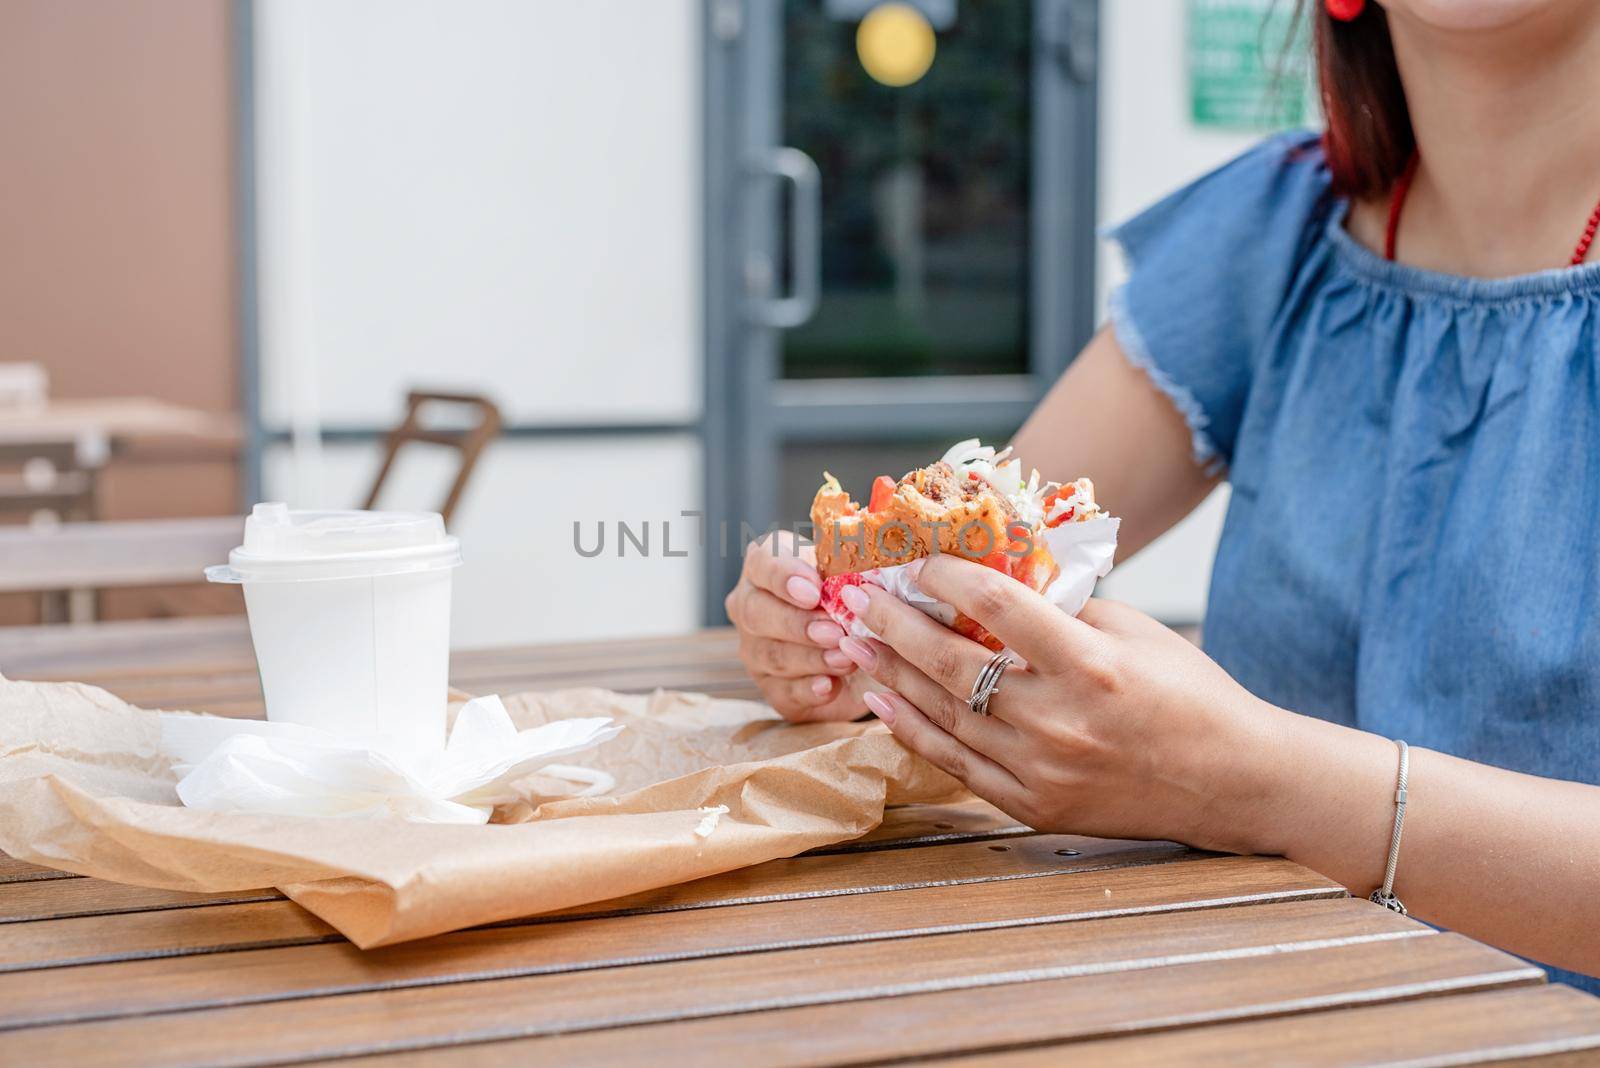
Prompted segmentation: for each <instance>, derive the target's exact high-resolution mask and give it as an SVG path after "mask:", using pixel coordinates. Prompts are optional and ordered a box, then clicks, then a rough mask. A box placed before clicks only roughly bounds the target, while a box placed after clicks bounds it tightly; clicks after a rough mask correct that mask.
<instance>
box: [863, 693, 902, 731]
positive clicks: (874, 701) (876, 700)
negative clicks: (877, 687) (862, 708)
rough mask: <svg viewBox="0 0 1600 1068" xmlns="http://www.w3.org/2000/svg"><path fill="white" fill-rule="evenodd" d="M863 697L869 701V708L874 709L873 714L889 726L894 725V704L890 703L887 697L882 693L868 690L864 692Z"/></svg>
mask: <svg viewBox="0 0 1600 1068" xmlns="http://www.w3.org/2000/svg"><path fill="white" fill-rule="evenodd" d="M861 699H862V700H863V701H865V702H866V703H867V707H868V708H870V709H872V713H873V715H875V716H877V717H878V718H879V719H881V720H883V721H884V722H885V723H887V724H888V725H889V726H891V727H893V726H894V705H892V704H890V703H889V699H888V698H887V697H885V696H883V694H881V693H872V692H868V693H866V694H863V695H862V698H861Z"/></svg>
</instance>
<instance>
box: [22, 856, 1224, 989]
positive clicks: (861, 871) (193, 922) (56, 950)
mask: <svg viewBox="0 0 1600 1068" xmlns="http://www.w3.org/2000/svg"><path fill="white" fill-rule="evenodd" d="M1057 850H1064V851H1073V852H1072V854H1071V855H1067V856H1061V855H1058V854H1057V852H1056V851H1057ZM1185 855H1186V851H1185V850H1184V849H1183V848H1182V847H1181V846H1175V845H1172V844H1171V843H1167V842H1158V843H1147V842H1118V841H1108V840H1102V839H1093V838H1079V837H1075V836H1072V835H1039V836H1035V837H1027V838H1020V839H1012V840H1008V841H1007V842H1006V843H1003V844H1002V843H983V842H964V843H953V844H947V845H933V846H926V847H921V848H914V849H892V850H882V851H878V852H870V853H861V854H825V855H821V856H800V857H793V858H789V859H786V860H774V861H769V862H768V863H766V864H761V865H757V866H755V867H752V868H741V869H739V870H736V871H730V872H724V873H723V874H721V875H713V876H710V877H708V878H705V879H697V880H695V881H694V882H689V883H681V884H678V885H676V886H668V887H663V888H661V889H659V890H649V891H645V892H643V893H639V894H631V895H629V896H627V897H619V898H613V899H611V900H610V901H604V902H599V903H596V904H593V905H584V906H580V907H577V908H573V909H566V910H563V911H561V912H555V913H547V914H545V915H544V916H541V917H534V918H533V919H532V920H530V921H527V922H533V923H550V922H556V921H558V920H560V919H574V918H586V917H589V916H602V915H617V914H626V913H636V912H675V911H687V910H694V909H703V908H707V907H714V906H723V905H732V904H753V903H757V902H762V901H780V900H788V899H801V898H803V899H808V900H816V899H818V898H823V897H835V896H840V895H860V894H868V893H874V892H880V891H887V890H899V889H909V888H913V887H922V886H956V885H971V884H977V883H983V882H991V881H996V880H1013V879H1032V878H1040V877H1047V876H1050V875H1053V874H1059V873H1062V872H1074V871H1089V870H1099V869H1108V868H1118V867H1128V866H1134V865H1140V864H1150V863H1159V862H1162V861H1169V860H1175V859H1177V858H1180V857H1183V856H1185ZM1187 855H1193V854H1187ZM14 888H15V887H14V885H13V886H0V894H3V893H4V892H5V891H6V890H8V889H14ZM513 922H516V921H513ZM331 937H333V934H332V930H331V929H330V928H329V927H327V926H326V925H325V924H323V923H322V922H321V921H319V920H316V919H315V918H313V917H312V916H310V914H309V913H307V912H305V910H303V909H301V908H300V907H299V906H298V905H295V904H293V903H292V902H289V901H261V902H252V903H245V904H216V905H206V906H205V907H203V908H170V909H158V910H149V911H142V912H129V913H122V914H115V915H90V916H75V917H71V918H66V919H43V920H33V921H29V922H20V923H9V924H3V925H0V972H5V971H20V970H24V969H33V968H46V967H54V966H59V965H63V964H83V963H88V962H91V961H110V960H127V959H137V958H143V957H151V956H181V955H186V954H192V953H215V952H221V951H226V950H232V949H239V948H253V947H258V946H265V945H293V944H301V943H306V942H316V941H323V940H326V939H329V938H331Z"/></svg>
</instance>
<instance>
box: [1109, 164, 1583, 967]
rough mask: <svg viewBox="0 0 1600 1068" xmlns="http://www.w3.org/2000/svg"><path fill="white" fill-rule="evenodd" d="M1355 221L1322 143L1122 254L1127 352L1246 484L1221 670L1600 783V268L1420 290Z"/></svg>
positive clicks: (1227, 588)
mask: <svg viewBox="0 0 1600 1068" xmlns="http://www.w3.org/2000/svg"><path fill="white" fill-rule="evenodd" d="M1347 209H1348V204H1347V202H1346V201H1344V200H1342V199H1341V198H1339V197H1336V196H1334V195H1333V193H1332V192H1331V190H1330V183H1329V175H1328V170H1327V167H1326V164H1325V161H1324V159H1323V156H1322V152H1321V150H1320V147H1319V145H1318V140H1317V138H1316V137H1315V136H1314V135H1310V134H1306V133H1297V134H1291V135H1283V136H1279V137H1275V138H1272V139H1270V140H1268V141H1266V142H1264V143H1262V144H1261V145H1259V146H1257V147H1256V148H1254V149H1252V150H1251V151H1249V152H1247V153H1246V154H1245V155H1243V156H1241V157H1239V158H1238V159H1236V160H1235V161H1233V162H1232V163H1229V164H1227V165H1226V166H1224V167H1222V168H1221V169H1219V170H1217V171H1214V172H1213V173H1211V174H1209V175H1207V176H1206V177H1204V178H1201V179H1200V180H1199V181H1197V182H1195V183H1194V184H1192V185H1190V186H1188V187H1187V188H1185V189H1182V190H1180V191H1179V192H1177V193H1175V194H1173V195H1172V196H1170V197H1168V198H1167V199H1165V200H1163V201H1161V202H1160V203H1158V204H1157V205H1155V206H1154V207H1152V208H1150V209H1149V210H1147V211H1145V212H1144V213H1143V214H1141V215H1138V216H1137V217H1135V218H1134V219H1132V220H1131V221H1129V222H1127V223H1125V224H1123V225H1122V226H1120V227H1117V228H1115V229H1114V230H1113V231H1112V232H1111V235H1110V236H1111V237H1113V238H1114V239H1115V240H1117V241H1118V242H1120V244H1121V245H1122V247H1123V250H1124V251H1125V253H1126V255H1127V260H1128V265H1129V271H1130V276H1129V280H1128V282H1127V283H1126V284H1125V285H1124V286H1122V287H1121V288H1120V289H1119V290H1118V291H1117V292H1116V293H1115V294H1114V296H1113V298H1112V301H1111V322H1112V329H1113V330H1114V332H1115V335H1116V338H1117V340H1118V342H1119V343H1120V345H1121V347H1122V349H1123V350H1124V351H1125V352H1126V353H1127V355H1128V357H1129V359H1131V360H1132V361H1133V362H1134V363H1136V364H1138V365H1140V366H1141V367H1143V368H1144V369H1145V370H1146V371H1147V372H1148V373H1149V374H1150V376H1151V377H1152V379H1153V380H1154V381H1155V383H1156V384H1157V385H1158V386H1159V387H1160V388H1161V389H1162V390H1163V391H1164V392H1165V393H1166V394H1167V395H1168V396H1169V397H1170V398H1171V400H1172V402H1173V404H1174V405H1175V406H1176V407H1177V408H1178V410H1179V411H1180V412H1182V413H1183V415H1184V417H1185V418H1186V419H1187V421H1188V423H1189V426H1190V429H1191V430H1192V432H1193V438H1194V453H1195V459H1196V460H1197V461H1199V462H1200V463H1202V464H1207V465H1211V466H1214V467H1215V468H1216V469H1218V470H1225V471H1226V472H1227V476H1228V479H1229V481H1230V483H1231V484H1232V500H1231V503H1230V505H1229V507H1228V515H1227V521H1226V524H1225V526H1224V529H1223V533H1222V540H1221V544H1220V546H1219V547H1218V550H1217V557H1216V564H1215V568H1214V570H1213V573H1212V580H1211V593H1210V604H1209V608H1208V609H1207V613H1206V620H1205V647H1206V651H1207V652H1208V653H1210V654H1211V656H1212V657H1214V658H1215V659H1216V660H1217V662H1218V663H1219V664H1221V665H1222V666H1223V667H1224V668H1225V669H1227V671H1228V672H1229V673H1230V674H1231V675H1232V676H1233V677H1234V678H1235V679H1237V680H1238V681H1239V682H1240V683H1242V684H1243V685H1244V686H1245V687H1247V688H1248V689H1249V690H1250V691H1251V692H1253V693H1255V694H1256V695H1258V696H1260V697H1262V698H1264V699H1266V700H1268V701H1271V702H1272V703H1274V704H1277V705H1280V706H1282V707H1285V708H1290V709H1293V710H1295V711H1297V712H1303V713H1307V714H1310V715H1314V716H1320V717H1322V718H1324V719H1329V720H1334V721H1336V722H1339V723H1345V724H1349V725H1351V726H1355V727H1359V728H1361V729H1363V730H1368V731H1373V732H1375V733H1378V734H1381V735H1385V736H1387V737H1390V738H1401V739H1404V740H1405V741H1407V742H1409V743H1411V744H1412V745H1419V746H1426V747H1427V748H1430V749H1435V750H1438V751H1440V752H1444V753H1451V754H1454V755H1456V756H1459V757H1464V758H1466V759H1469V760H1476V761H1482V762H1483V763H1486V764H1493V765H1496V766H1498V767H1503V768H1512V769H1515V770H1517V771H1523V772H1529V773H1531V774H1535V775H1543V776H1549V777H1552V778H1557V779H1571V780H1576V781H1579V782H1585V783H1600V616H1597V611H1600V551H1597V546H1600V264H1591V265H1587V266H1582V267H1575V268H1569V269H1563V270H1551V271H1544V272H1541V273H1539V274H1531V275H1526V276H1522V277H1517V278H1506V279H1495V280H1485V279H1473V278H1462V277H1456V276H1453V275H1446V274H1440V273H1437V272H1432V271H1424V270H1419V269H1416V268H1412V267H1407V266H1403V265H1400V264H1396V263H1392V262H1389V261H1387V260H1385V259H1383V258H1382V257H1380V256H1378V255H1375V254H1374V253H1373V252H1371V251H1369V250H1368V249H1367V248H1365V247H1364V246H1362V245H1360V244H1359V243H1357V242H1356V241H1355V240H1354V239H1352V238H1351V237H1350V236H1349V235H1348V234H1347V233H1346V232H1345V228H1344V221H1345V215H1346V211H1347ZM1579 221H1581V220H1579ZM1555 251H1561V250H1555ZM1362 803H1367V802H1366V801H1363V802H1362ZM1413 815H1417V816H1420V815H1421V813H1420V812H1418V813H1413ZM1384 844H1385V843H1374V844H1373V848H1374V849H1375V850H1378V849H1381V848H1383V847H1384ZM1404 863H1405V860H1404V853H1403V851H1402V856H1401V864H1402V867H1403V866H1404ZM1594 889H1595V895H1596V899H1597V901H1600V885H1597V886H1596V887H1595V888H1594ZM1505 907H1506V908H1508V909H1510V908H1517V907H1518V903H1517V902H1515V901H1511V900H1508V901H1507V902H1506V906H1505ZM1596 908H1597V910H1600V905H1597V906H1596ZM1559 978H1562V979H1565V980H1567V981H1570V982H1574V983H1576V984H1578V985H1581V986H1585V987H1586V988H1588V989H1590V990H1595V991H1600V981H1596V980H1594V979H1589V980H1583V979H1581V978H1577V977H1573V976H1571V975H1560V976H1559Z"/></svg>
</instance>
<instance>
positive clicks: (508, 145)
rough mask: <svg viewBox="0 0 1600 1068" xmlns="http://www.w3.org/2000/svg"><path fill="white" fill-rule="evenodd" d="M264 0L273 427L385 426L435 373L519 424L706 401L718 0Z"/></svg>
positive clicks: (623, 415)
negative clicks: (298, 369)
mask: <svg viewBox="0 0 1600 1068" xmlns="http://www.w3.org/2000/svg"><path fill="white" fill-rule="evenodd" d="M256 11H257V22H258V25H257V32H256V48H257V57H256V59H257V75H258V86H257V107H258V113H259V115H258V118H259V131H258V133H259V143H258V149H257V158H258V172H257V186H258V192H259V198H260V203H259V208H260V233H261V257H262V261H261V275H262V294H261V299H262V308H261V312H262V347H263V359H262V363H263V369H262V370H263V387H264V395H265V403H264V407H265V415H266V419H267V422H268V424H269V425H272V426H284V425H287V424H288V423H289V421H290V416H291V414H297V415H302V416H304V415H306V414H307V412H308V410H310V409H318V410H319V414H320V417H321V420H322V421H323V422H324V423H328V424H343V425H348V424H371V423H374V422H382V421H384V420H386V419H387V418H388V417H389V414H390V412H391V411H392V410H393V407H394V404H395V402H396V397H397V396H398V394H399V392H400V391H401V389H402V388H403V387H404V386H406V385H409V384H413V383H421V384H428V385H438V386H449V387H456V388H463V389H473V390H484V391H488V392H491V393H492V394H493V395H494V396H495V397H496V398H497V399H498V400H500V401H501V402H502V404H503V405H504V406H505V408H506V409H507V414H508V416H509V417H510V418H512V419H513V420H516V421H527V422H541V421H543V422H572V421H588V422H603V421H615V420H625V419H646V420H677V419H684V418H693V417H694V416H695V415H696V414H697V413H698V410H699V405H700V395H701V388H700V374H701V358H700V341H699V331H700V327H699V308H700V304H701V300H700V288H701V287H700V212H699V197H700V170H701V167H700V136H699V79H700V72H699V64H700V56H699V44H698V33H699V13H698V12H699V8H698V5H697V4H695V3H694V2H693V0H585V2H583V3H571V2H565V0H472V2H470V3H456V2H449V0H266V2H264V3H261V4H258V5H257V8H256ZM297 359H305V360H308V361H310V362H312V363H313V364H314V372H313V377H314V381H312V382H308V383H301V384H300V385H299V386H298V387H297V386H296V384H295V380H294V378H293V374H292V371H293V368H294V367H295V360H297Z"/></svg>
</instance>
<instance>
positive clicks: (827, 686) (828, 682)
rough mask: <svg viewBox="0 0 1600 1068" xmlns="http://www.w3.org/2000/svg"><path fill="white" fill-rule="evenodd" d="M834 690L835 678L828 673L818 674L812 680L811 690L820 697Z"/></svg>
mask: <svg viewBox="0 0 1600 1068" xmlns="http://www.w3.org/2000/svg"><path fill="white" fill-rule="evenodd" d="M832 690H833V680H832V679H830V678H828V676H826V675H818V676H817V677H816V678H814V679H812V680H811V692H812V693H814V694H816V695H817V696H818V697H826V696H828V694H829V693H830V692H832Z"/></svg>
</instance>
